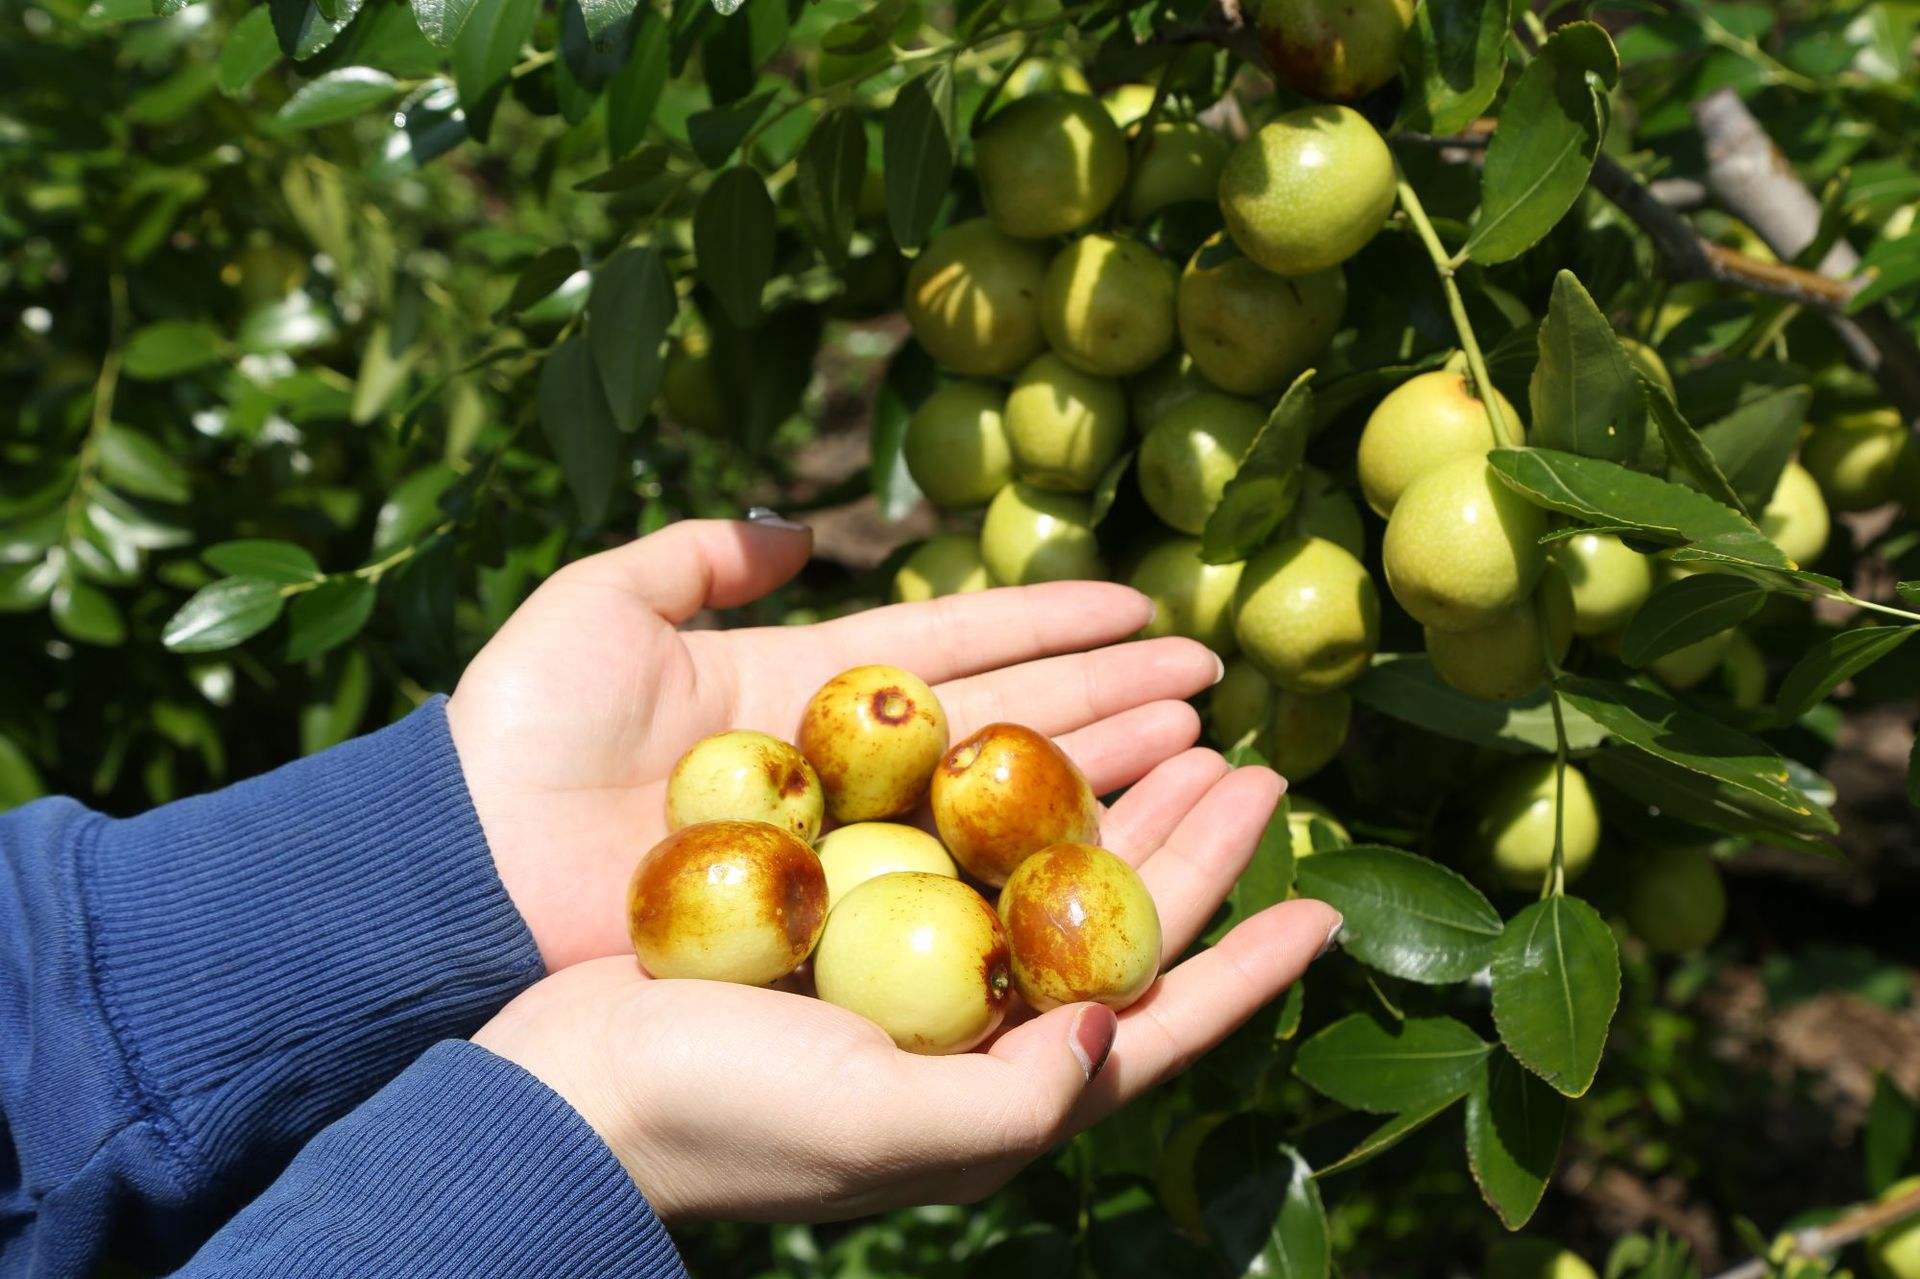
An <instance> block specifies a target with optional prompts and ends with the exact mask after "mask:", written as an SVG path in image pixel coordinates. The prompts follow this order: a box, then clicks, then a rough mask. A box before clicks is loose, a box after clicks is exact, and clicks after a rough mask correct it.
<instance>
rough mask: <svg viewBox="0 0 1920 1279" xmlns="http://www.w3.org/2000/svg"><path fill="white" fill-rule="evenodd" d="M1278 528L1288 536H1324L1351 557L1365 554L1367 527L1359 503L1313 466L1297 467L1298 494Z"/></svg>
mask: <svg viewBox="0 0 1920 1279" xmlns="http://www.w3.org/2000/svg"><path fill="white" fill-rule="evenodd" d="M1280 528H1281V530H1282V531H1283V532H1284V533H1286V534H1287V535H1288V536H1291V537H1320V538H1325V539H1326V540H1327V541H1329V542H1332V543H1333V544H1334V545H1335V546H1338V547H1340V548H1341V549H1342V550H1344V551H1346V552H1347V554H1349V555H1351V556H1353V557H1354V558H1355V559H1360V558H1362V557H1363V556H1365V554H1366V550H1367V526H1366V523H1365V521H1363V520H1362V519H1361V517H1360V504H1359V503H1358V502H1356V501H1354V500H1353V498H1352V497H1350V496H1349V495H1348V494H1347V491H1346V490H1345V489H1343V488H1341V487H1340V486H1339V485H1338V484H1335V483H1334V482H1333V477H1332V476H1330V475H1328V474H1327V473H1326V472H1325V471H1323V470H1321V469H1320V468H1319V467H1317V466H1303V467H1301V468H1300V496H1299V497H1298V498H1297V499H1296V500H1295V501H1294V504H1293V513H1292V514H1291V515H1289V516H1287V518H1286V519H1285V520H1283V521H1281V524H1280Z"/></svg>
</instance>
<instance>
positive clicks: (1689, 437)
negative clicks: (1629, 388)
mask: <svg viewBox="0 0 1920 1279" xmlns="http://www.w3.org/2000/svg"><path fill="white" fill-rule="evenodd" d="M1640 386H1641V389H1642V390H1643V391H1644V392H1645V393H1646V397H1647V415H1648V420H1650V421H1651V422H1652V423H1653V425H1654V427H1655V429H1656V430H1658V431H1659V433H1660V443H1662V444H1663V445H1665V447H1666V453H1667V468H1668V470H1669V471H1670V472H1672V473H1674V474H1675V476H1676V478H1678V479H1680V480H1682V481H1684V482H1685V483H1688V484H1691V485H1692V486H1693V487H1694V488H1697V489H1699V490H1700V491H1701V492H1702V493H1705V494H1706V495H1707V496H1708V497H1710V498H1712V499H1713V500H1714V501H1716V502H1719V503H1720V504H1721V505H1723V506H1727V507H1730V508H1732V509H1733V510H1735V511H1738V512H1739V513H1740V514H1741V515H1742V516H1745V517H1746V518H1747V519H1752V518H1753V513H1754V511H1756V510H1760V509H1764V507H1765V505H1766V503H1765V500H1764V499H1762V501H1761V503H1760V505H1759V506H1755V505H1754V504H1752V503H1751V502H1749V501H1748V500H1747V499H1746V498H1745V497H1743V496H1742V495H1741V493H1740V490H1739V489H1737V488H1735V487H1734V485H1733V482H1732V481H1731V480H1730V479H1728V478H1727V473H1726V471H1725V470H1724V469H1722V467H1721V465H1720V459H1719V458H1718V457H1716V456H1715V455H1714V452H1713V448H1712V446H1711V445H1709V444H1708V443H1707V441H1706V440H1705V439H1704V438H1703V437H1702V436H1701V435H1700V433H1699V432H1698V431H1695V430H1694V429H1693V427H1692V425H1691V424H1689V423H1688V421H1687V419H1686V418H1684V417H1682V416H1681V415H1680V410H1679V408H1678V407H1677V406H1676V405H1675V404H1674V402H1673V397H1672V396H1670V395H1668V394H1667V389H1666V388H1665V387H1664V386H1656V385H1654V384H1653V383H1651V382H1648V381H1646V380H1645V379H1642V381H1641V383H1640Z"/></svg>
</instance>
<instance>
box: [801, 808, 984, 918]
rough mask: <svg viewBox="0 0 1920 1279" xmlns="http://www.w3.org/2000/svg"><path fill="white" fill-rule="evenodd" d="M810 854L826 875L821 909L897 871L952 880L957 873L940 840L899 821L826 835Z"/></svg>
mask: <svg viewBox="0 0 1920 1279" xmlns="http://www.w3.org/2000/svg"><path fill="white" fill-rule="evenodd" d="M814 851H815V852H816V853H818V854H820V869H821V870H823V871H825V872H826V875H827V909H828V910H829V911H831V910H832V909H833V908H834V907H835V906H837V905H839V904H840V899H841V898H842V897H845V896H846V895H847V894H848V893H850V892H852V891H853V890H854V889H856V888H858V887H859V886H860V885H862V884H864V883H866V882H867V881H868V880H869V879H877V878H878V877H879V876H881V875H891V874H894V873H895V872H897V871H908V870H911V871H920V872H922V873H924V874H928V875H945V876H946V877H947V878H948V879H958V878H959V877H960V868H959V867H957V866H955V865H954V864H953V858H951V857H949V856H948V855H947V850H946V849H945V848H944V847H943V846H942V845H941V843H940V841H939V840H937V839H935V838H934V837H933V836H931V835H929V834H927V832H925V831H923V830H921V829H920V828H919V827H918V826H904V825H902V824H900V823H899V822H854V823H853V824H852V825H850V826H842V827H840V828H839V829H838V830H835V831H830V832H828V834H827V835H826V836H825V837H823V838H822V839H821V841H820V843H819V844H818V845H816V846H815V848H814Z"/></svg>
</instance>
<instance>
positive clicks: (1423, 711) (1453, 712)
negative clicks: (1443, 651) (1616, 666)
mask: <svg viewBox="0 0 1920 1279" xmlns="http://www.w3.org/2000/svg"><path fill="white" fill-rule="evenodd" d="M1347 692H1348V693H1349V694H1350V695H1351V696H1352V697H1353V700H1354V701H1356V702H1359V703H1360V704H1361V705H1363V706H1367V707H1371V708H1372V709H1373V710H1376V711H1378V712H1380V713H1381V714H1382V715H1387V716H1391V717H1392V718H1394V719H1397V720H1400V721H1402V722H1403V723H1407V724H1414V725H1417V726H1418V727H1420V728H1424V729H1426V730H1427V731H1428V732H1432V733H1439V734H1440V735H1442V736H1444V737H1452V738H1455V739H1457V740H1459V741H1464V742H1472V743H1474V744H1475V745H1478V746H1491V747H1493V748H1494V749H1496V750H1503V751H1509V752H1514V753H1518V754H1525V753H1530V752H1535V751H1539V752H1544V753H1548V754H1551V753H1552V752H1553V750H1554V741H1555V738H1554V727H1553V707H1552V706H1551V705H1549V704H1548V701H1547V694H1546V691H1545V690H1544V689H1543V690H1541V691H1539V692H1537V693H1534V694H1533V695H1531V696H1529V697H1524V698H1521V699H1520V700H1519V701H1517V702H1489V701H1483V700H1482V699H1480V698H1477V697H1470V696H1468V695H1467V694H1465V693H1463V692H1461V691H1460V690H1459V689H1457V688H1455V687H1453V685H1451V684H1449V683H1447V682H1446V681H1445V680H1443V679H1441V678H1440V675H1439V672H1437V671H1435V670H1434V669H1433V662H1432V661H1431V660H1430V659H1429V658H1428V657H1427V655H1426V654H1424V653H1383V654H1381V655H1380V656H1378V657H1376V658H1374V660H1373V664H1372V665H1371V666H1370V667H1368V668H1367V670H1366V673H1365V674H1363V675H1361V676H1360V678H1359V679H1358V680H1356V681H1354V682H1353V683H1352V684H1350V685H1348V686H1347ZM1565 719H1566V731H1567V744H1568V745H1569V746H1570V747H1572V748H1573V749H1574V750H1587V749H1589V748H1591V747H1594V746H1598V745H1599V744H1600V743H1601V742H1602V741H1603V740H1605V738H1606V735H1607V734H1606V730H1605V729H1603V728H1601V727H1600V726H1599V725H1598V724H1596V723H1594V722H1593V721H1592V720H1590V719H1588V718H1587V717H1586V716H1585V715H1582V714H1580V713H1579V712H1577V711H1573V712H1569V713H1567V714H1566V716H1565Z"/></svg>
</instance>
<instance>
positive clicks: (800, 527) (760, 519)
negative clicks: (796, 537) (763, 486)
mask: <svg viewBox="0 0 1920 1279" xmlns="http://www.w3.org/2000/svg"><path fill="white" fill-rule="evenodd" d="M747 521H748V523H751V524H758V525H760V526H761V527H762V528H784V529H790V530H792V531H793V532H795V533H804V532H805V531H806V528H807V526H806V525H804V524H801V523H799V522H798V521H796V520H790V519H788V518H787V517H786V516H784V515H782V514H780V512H778V511H776V510H774V509H773V508H772V507H770V506H750V507H748V508H747Z"/></svg>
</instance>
